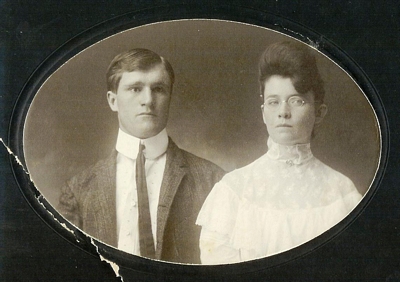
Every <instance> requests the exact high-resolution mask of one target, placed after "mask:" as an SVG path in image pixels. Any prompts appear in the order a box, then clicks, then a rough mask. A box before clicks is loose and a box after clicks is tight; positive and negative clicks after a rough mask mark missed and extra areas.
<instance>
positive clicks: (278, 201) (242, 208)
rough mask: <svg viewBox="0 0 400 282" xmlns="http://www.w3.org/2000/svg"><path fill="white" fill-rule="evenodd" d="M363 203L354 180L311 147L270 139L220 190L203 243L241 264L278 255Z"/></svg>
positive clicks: (203, 216)
mask: <svg viewBox="0 0 400 282" xmlns="http://www.w3.org/2000/svg"><path fill="white" fill-rule="evenodd" d="M288 160H290V161H288ZM360 199H361V195H360V194H359V193H358V191H357V189H356V187H355V186H354V184H353V183H352V181H351V180H350V179H348V178H347V177H346V176H344V175H342V174H341V173H339V172H337V171H335V170H333V169H332V168H330V167H328V166H327V165H325V164H323V163H322V162H320V161H319V160H318V159H316V158H315V157H314V156H313V155H312V153H311V150H310V146H309V144H302V145H296V146H281V145H278V144H276V143H274V142H272V140H270V141H269V151H268V152H267V153H266V154H265V155H264V156H262V157H261V158H259V159H258V160H256V161H255V162H253V163H251V164H250V165H248V166H246V167H243V168H241V169H238V170H235V171H233V172H231V173H228V174H227V175H226V176H225V177H224V178H223V179H222V180H221V181H220V182H219V183H217V184H216V185H215V187H214V188H213V190H212V191H211V193H210V195H209V196H208V198H207V199H206V201H205V203H204V205H203V207H202V209H201V211H200V213H199V216H198V219H197V224H198V225H201V226H202V236H201V239H200V240H201V242H202V243H203V245H207V246H212V245H218V244H219V245H221V244H223V245H224V246H225V247H226V249H235V250H237V253H238V254H240V255H238V257H240V258H239V260H240V261H244V260H250V259H255V258H260V257H265V256H269V255H273V254H276V253H279V252H283V251H285V250H288V249H290V248H293V247H296V246H298V245H300V244H302V243H305V242H307V241H309V240H311V239H312V238H314V237H316V236H318V235H320V234H322V233H323V232H325V231H327V230H328V229H329V228H331V227H332V226H334V225H335V224H337V223H338V222H339V221H340V220H342V219H343V218H344V217H345V216H346V215H347V214H348V213H349V212H350V211H351V210H352V209H353V208H354V207H355V206H356V205H357V203H358V202H359V201H360ZM221 242H223V243H221ZM214 243H215V244H214ZM209 253H210V254H213V255H215V256H221V258H223V257H224V254H223V253H218V252H214V253H213V252H209ZM230 255H231V254H230ZM202 259H203V256H202ZM210 259H212V261H213V263H215V262H218V263H225V262H224V261H219V260H218V258H215V257H213V258H210ZM204 260H205V261H202V263H206V264H207V263H208V262H207V260H208V258H207V257H206V258H205V259H204Z"/></svg>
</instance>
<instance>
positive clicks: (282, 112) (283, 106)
mask: <svg viewBox="0 0 400 282" xmlns="http://www.w3.org/2000/svg"><path fill="white" fill-rule="evenodd" d="M278 114H279V117H280V118H290V117H291V112H290V106H289V105H288V103H287V101H282V102H281V103H280V105H279V109H278Z"/></svg>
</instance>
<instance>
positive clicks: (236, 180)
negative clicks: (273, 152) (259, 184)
mask: <svg viewBox="0 0 400 282" xmlns="http://www.w3.org/2000/svg"><path fill="white" fill-rule="evenodd" d="M264 159H265V155H263V156H261V157H259V158H258V159H256V160H255V161H253V162H251V163H249V164H247V165H245V166H243V167H240V168H237V169H235V170H232V171H231V172H228V173H227V174H225V176H224V177H223V178H222V179H221V181H220V183H218V184H219V186H223V187H224V189H229V190H231V192H232V193H235V194H236V195H238V196H240V195H242V191H243V189H244V188H245V187H246V186H247V185H248V184H249V182H251V179H252V177H253V176H254V174H257V171H258V170H260V169H261V168H263V167H264V164H263V162H264V161H265V160H264ZM218 184H217V185H218ZM217 185H216V186H217Z"/></svg>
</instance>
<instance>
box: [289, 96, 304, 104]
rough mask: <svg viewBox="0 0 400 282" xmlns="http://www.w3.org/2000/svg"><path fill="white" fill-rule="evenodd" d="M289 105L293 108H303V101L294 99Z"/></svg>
mask: <svg viewBox="0 0 400 282" xmlns="http://www.w3.org/2000/svg"><path fill="white" fill-rule="evenodd" d="M289 103H290V104H291V105H293V106H301V105H303V99H301V98H293V99H290V101H289Z"/></svg>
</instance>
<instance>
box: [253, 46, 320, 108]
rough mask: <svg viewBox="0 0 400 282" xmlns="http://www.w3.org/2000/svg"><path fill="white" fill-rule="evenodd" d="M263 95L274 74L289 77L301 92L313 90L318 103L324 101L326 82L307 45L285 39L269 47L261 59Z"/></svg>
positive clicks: (260, 69) (260, 77)
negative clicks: (266, 84) (267, 82)
mask: <svg viewBox="0 0 400 282" xmlns="http://www.w3.org/2000/svg"><path fill="white" fill-rule="evenodd" d="M259 72H260V76H259V81H260V85H261V95H262V96H263V95H264V86H265V82H266V81H267V80H268V79H269V78H270V77H271V76H273V75H280V76H282V77H288V78H290V79H291V80H292V83H293V86H294V88H295V89H296V90H297V92H299V93H300V94H305V93H307V92H309V91H310V92H312V93H313V94H314V100H315V102H317V103H323V101H324V95H325V90H324V83H323V81H322V78H321V76H320V74H319V72H318V67H317V62H316V59H315V57H314V55H313V54H312V53H311V50H310V48H309V47H307V46H306V45H303V44H301V43H297V42H291V41H284V42H278V43H274V44H272V45H270V46H268V47H267V49H266V50H265V51H264V53H263V54H262V56H261V58H260V61H259Z"/></svg>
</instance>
